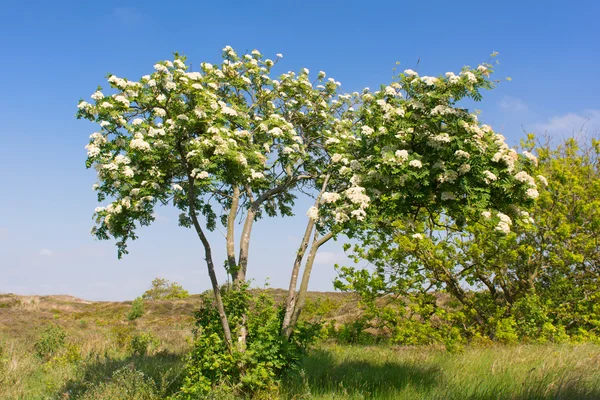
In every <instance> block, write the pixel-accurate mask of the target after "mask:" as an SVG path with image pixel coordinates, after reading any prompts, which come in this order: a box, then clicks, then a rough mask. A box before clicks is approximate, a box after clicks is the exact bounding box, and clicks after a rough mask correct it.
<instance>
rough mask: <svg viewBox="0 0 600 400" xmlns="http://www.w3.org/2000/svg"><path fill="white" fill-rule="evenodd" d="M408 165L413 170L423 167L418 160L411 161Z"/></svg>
mask: <svg viewBox="0 0 600 400" xmlns="http://www.w3.org/2000/svg"><path fill="white" fill-rule="evenodd" d="M408 165H410V166H411V167H414V168H421V167H422V166H423V163H421V161H419V160H411V161H410V162H409V163H408Z"/></svg>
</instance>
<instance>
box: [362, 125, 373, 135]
mask: <svg viewBox="0 0 600 400" xmlns="http://www.w3.org/2000/svg"><path fill="white" fill-rule="evenodd" d="M361 132H362V134H363V135H367V136H369V135H371V134H372V133H373V132H375V130H374V129H373V128H371V127H369V126H366V125H365V126H363V127H362V128H361Z"/></svg>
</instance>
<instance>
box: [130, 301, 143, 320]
mask: <svg viewBox="0 0 600 400" xmlns="http://www.w3.org/2000/svg"><path fill="white" fill-rule="evenodd" d="M142 315H144V299H142V298H141V297H136V298H135V300H133V302H132V303H131V309H130V310H129V313H128V314H127V319H128V320H130V321H133V320H135V319H138V318H140V317H141V316H142Z"/></svg>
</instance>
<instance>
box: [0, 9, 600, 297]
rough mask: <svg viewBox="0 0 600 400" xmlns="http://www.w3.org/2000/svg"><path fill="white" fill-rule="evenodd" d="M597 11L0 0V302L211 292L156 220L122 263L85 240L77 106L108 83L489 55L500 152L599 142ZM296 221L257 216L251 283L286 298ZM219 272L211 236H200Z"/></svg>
mask: <svg viewBox="0 0 600 400" xmlns="http://www.w3.org/2000/svg"><path fill="white" fill-rule="evenodd" d="M598 15H600V3H599V2H597V1H571V2H564V1H560V2H559V1H544V2H542V1H523V0H521V1H518V2H513V1H499V2H485V1H452V2H449V1H410V2H405V1H389V2H388V1H367V2H358V1H343V2H342V1H339V2H338V1H322V0H321V1H302V2H299V1H294V2H292V1H229V2H199V1H178V2H165V1H161V2H155V1H145V2H134V1H131V2H126V3H125V2H123V3H122V2H113V1H101V2H84V1H77V2H68V1H56V2H53V1H5V2H3V4H2V8H1V10H0V51H1V54H2V62H0V117H1V119H0V120H1V124H0V292H14V293H21V294H49V293H52V294H58V293H66V294H71V295H75V296H79V297H83V298H88V299H104V300H108V299H131V298H133V297H135V296H137V295H139V294H141V292H142V291H143V290H144V289H145V288H146V287H147V286H148V284H149V282H150V281H151V280H152V278H154V277H156V276H162V277H166V278H168V279H172V280H177V281H179V282H180V283H182V284H183V285H184V287H186V288H187V289H189V290H190V291H192V292H198V291H200V290H205V289H207V288H209V286H210V285H209V282H208V277H207V274H206V272H205V270H206V267H205V265H204V262H203V260H202V251H201V247H200V244H199V243H198V240H197V239H196V238H195V236H194V235H193V233H192V232H191V231H187V230H185V229H183V228H179V227H177V226H176V222H175V220H176V215H175V214H174V213H172V212H170V211H169V210H166V209H161V210H159V218H158V220H157V221H156V223H155V224H154V225H153V226H151V227H149V228H144V229H143V230H142V231H141V232H140V239H139V240H138V241H136V242H134V243H133V244H132V245H131V246H130V251H131V253H130V254H129V255H128V256H126V257H125V258H124V259H123V260H121V261H118V260H117V258H116V250H115V248H114V245H113V243H111V242H98V241H95V240H94V239H93V238H92V237H91V236H90V234H89V229H90V228H91V226H92V220H91V214H92V211H93V209H94V207H95V206H96V199H95V195H94V192H93V191H92V189H91V186H92V184H93V183H94V182H95V174H94V172H93V171H88V170H86V169H85V166H84V160H85V150H84V146H85V144H86V143H87V141H88V135H89V134H90V133H91V132H93V131H94V129H95V128H94V126H92V125H90V124H89V123H87V122H83V121H77V120H76V119H75V118H74V114H75V112H76V104H77V101H78V100H79V98H87V97H88V96H89V95H90V94H91V93H92V92H93V91H94V90H95V88H96V86H97V85H99V84H102V85H104V82H105V81H104V76H105V75H106V74H107V73H108V72H110V73H114V74H116V75H118V76H122V77H128V78H134V79H137V78H139V77H140V76H141V75H144V74H146V73H149V72H151V68H152V65H153V64H154V63H155V62H156V61H158V60H162V59H166V58H168V57H170V56H171V54H172V53H173V52H174V51H179V52H183V53H185V54H187V55H188V57H189V59H190V61H191V62H192V63H194V64H195V65H198V64H199V63H200V62H203V61H207V62H218V60H219V56H220V51H221V48H223V47H224V46H225V45H231V46H233V47H234V48H235V49H236V50H237V51H240V52H241V51H244V50H252V49H254V48H257V49H259V50H260V51H261V52H263V53H264V54H266V55H269V56H271V57H274V55H275V54H276V53H283V55H284V59H283V60H282V63H281V66H282V68H283V69H284V70H286V71H287V70H289V69H293V70H298V69H300V68H302V67H307V68H309V69H312V70H315V71H316V70H324V71H326V72H327V74H328V75H329V76H332V77H335V78H336V79H337V80H339V81H341V82H342V88H345V89H346V90H348V91H352V90H356V89H360V88H362V87H364V86H370V87H376V86H377V85H378V84H380V83H384V82H387V81H388V80H389V78H390V76H391V74H392V68H394V66H395V62H396V61H401V63H402V64H401V68H402V69H404V68H415V65H416V64H417V60H420V64H419V67H418V70H419V72H421V73H422V74H428V75H438V74H443V73H444V72H446V71H457V70H459V69H460V67H462V66H463V65H477V64H478V63H479V62H482V61H486V60H487V59H488V55H489V54H490V53H491V52H492V51H498V52H499V53H500V55H499V57H498V59H499V60H500V62H501V65H500V66H499V67H498V68H497V69H496V71H497V74H496V77H498V78H504V77H507V76H510V77H512V78H513V80H512V81H511V82H506V81H504V82H503V83H501V84H500V85H499V87H498V88H497V89H495V90H494V91H492V92H488V93H486V94H485V96H484V100H483V102H482V103H481V104H479V105H478V106H477V108H479V109H481V110H482V111H483V114H482V118H481V119H482V120H483V121H484V122H486V123H489V124H491V125H492V126H493V127H494V128H496V129H497V130H499V131H501V132H502V133H504V134H505V136H507V138H508V139H509V142H510V143H511V144H515V143H517V142H518V140H519V138H520V137H522V135H523V133H522V130H521V126H524V127H525V129H527V131H537V132H543V131H548V132H549V133H551V134H553V135H557V136H563V135H569V134H570V133H572V131H573V130H579V128H580V127H581V125H582V124H583V123H585V122H586V121H587V120H588V119H589V121H588V122H587V124H586V128H587V129H588V130H589V131H590V132H594V133H595V132H598V131H600V97H599V95H598V94H599V93H600V80H599V79H598V78H599V77H600V73H599V64H600V45H599V43H598V39H599V38H600V24H599V23H598ZM307 208H308V203H301V204H300V205H299V208H298V214H299V217H298V218H295V219H286V220H282V219H275V220H272V221H260V222H259V223H258V224H257V225H256V229H255V231H254V233H253V235H254V238H255V241H254V243H253V245H252V248H251V254H250V257H251V258H250V266H249V272H250V276H251V277H253V278H255V279H256V283H257V284H262V283H264V281H265V279H266V277H270V278H271V284H272V285H273V286H276V287H285V286H287V283H288V273H289V269H290V265H291V263H292V261H293V257H294V252H295V249H296V247H297V244H298V237H299V236H300V235H301V234H302V229H303V225H304V221H305V212H306V209H307ZM212 238H213V242H214V246H215V247H216V248H218V252H217V264H219V265H220V264H221V262H222V257H223V251H222V248H223V247H224V246H223V244H224V242H223V240H222V239H221V238H220V237H219V236H218V235H213V237H212ZM322 250H323V251H324V253H323V254H322V255H321V256H320V259H319V263H318V265H317V266H316V271H315V273H314V278H313V281H312V284H311V289H313V290H330V289H331V287H332V285H331V281H332V277H333V276H334V270H333V266H332V264H333V263H334V262H336V261H340V260H343V255H342V253H341V250H340V246H339V245H336V244H331V245H329V244H328V246H327V248H324V249H322Z"/></svg>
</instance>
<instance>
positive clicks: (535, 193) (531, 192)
mask: <svg viewBox="0 0 600 400" xmlns="http://www.w3.org/2000/svg"><path fill="white" fill-rule="evenodd" d="M525 194H526V195H527V197H529V198H531V199H537V198H538V197H540V193H539V192H538V191H537V189H533V188H529V189H527V192H525Z"/></svg>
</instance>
